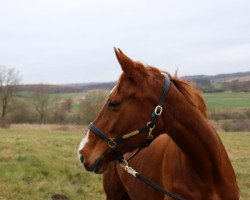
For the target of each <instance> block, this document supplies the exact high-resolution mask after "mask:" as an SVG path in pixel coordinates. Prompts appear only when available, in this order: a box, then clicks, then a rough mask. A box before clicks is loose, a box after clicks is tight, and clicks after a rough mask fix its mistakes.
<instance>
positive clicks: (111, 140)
mask: <svg viewBox="0 0 250 200" xmlns="http://www.w3.org/2000/svg"><path fill="white" fill-rule="evenodd" d="M163 75H164V78H165V79H164V87H163V91H162V94H161V97H160V100H159V104H158V105H157V106H156V107H155V110H154V111H153V113H152V115H151V121H149V122H148V123H147V125H146V126H145V127H142V128H140V129H137V130H135V131H132V132H129V133H127V134H124V135H122V136H120V137H116V138H111V137H109V136H107V134H105V133H104V132H103V131H101V130H100V129H98V128H97V127H96V126H95V125H94V124H93V123H92V122H91V123H90V124H89V126H88V128H89V129H90V130H91V131H92V132H93V133H95V134H96V135H97V136H98V137H100V138H102V139H103V140H105V141H106V142H107V143H108V146H109V147H110V148H111V150H112V151H113V152H114V153H115V154H116V159H117V160H118V161H119V162H120V163H122V162H124V159H123V156H122V154H121V152H120V151H119V150H118V149H117V148H116V144H117V142H122V141H125V140H126V139H128V138H130V137H133V136H135V135H138V134H141V133H145V132H148V137H147V139H148V141H152V140H153V135H152V131H153V130H154V128H155V122H156V120H157V117H158V116H160V115H161V114H162V110H163V103H164V100H165V97H166V95H167V92H168V90H169V87H170V78H169V76H168V75H166V74H163ZM147 143H150V142H147Z"/></svg>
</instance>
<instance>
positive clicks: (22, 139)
mask: <svg viewBox="0 0 250 200" xmlns="http://www.w3.org/2000/svg"><path fill="white" fill-rule="evenodd" d="M85 131H86V129H85V130H83V132H85ZM81 132H82V130H81V131H80V130H79V132H74V131H55V130H51V131H49V130H39V129H37V128H35V129H27V130H25V129H20V130H19V129H8V130H4V129H0V200H21V199H23V200H42V199H51V196H52V195H53V194H63V195H65V196H67V197H68V199H71V200H81V199H83V200H85V199H86V200H101V199H105V197H104V194H103V190H102V183H101V180H102V178H101V176H100V175H95V174H93V173H89V172H86V171H84V170H83V167H82V166H81V165H80V163H79V161H78V158H77V153H76V152H77V149H78V145H79V142H80V140H81V138H82V133H81ZM220 136H221V138H222V140H223V142H224V144H225V146H226V149H227V151H228V153H229V156H230V158H231V160H232V163H233V166H234V168H235V170H236V174H237V178H238V183H239V186H240V189H241V199H242V200H247V199H250V190H249V188H250V170H249V166H250V146H249V143H250V132H249V133H221V134H220Z"/></svg>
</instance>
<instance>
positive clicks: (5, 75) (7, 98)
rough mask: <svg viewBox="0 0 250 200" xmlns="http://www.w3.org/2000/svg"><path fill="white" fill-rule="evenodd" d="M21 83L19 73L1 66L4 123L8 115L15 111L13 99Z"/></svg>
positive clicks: (2, 117) (0, 87) (0, 85)
mask: <svg viewBox="0 0 250 200" xmlns="http://www.w3.org/2000/svg"><path fill="white" fill-rule="evenodd" d="M19 81H20V76H19V72H18V71H16V70H15V69H14V68H7V67H6V66H0V106H1V110H0V111H1V121H4V120H5V117H6V115H7V114H8V113H10V112H12V111H13V110H14V109H15V107H14V105H13V97H14V93H15V92H16V86H17V84H18V83H19Z"/></svg>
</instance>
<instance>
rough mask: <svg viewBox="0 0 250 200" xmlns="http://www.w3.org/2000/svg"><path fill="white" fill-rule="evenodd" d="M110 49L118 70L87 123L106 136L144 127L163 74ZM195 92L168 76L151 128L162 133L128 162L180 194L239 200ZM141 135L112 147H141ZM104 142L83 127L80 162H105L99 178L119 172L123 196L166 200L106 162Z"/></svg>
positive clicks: (109, 154) (97, 166)
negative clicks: (158, 113)
mask: <svg viewBox="0 0 250 200" xmlns="http://www.w3.org/2000/svg"><path fill="white" fill-rule="evenodd" d="M115 53H116V56H117V59H118V61H119V63H120V65H121V67H122V70H123V73H122V75H121V77H120V79H119V81H118V84H117V85H116V87H115V88H114V89H113V90H112V92H111V94H110V96H109V99H108V100H107V102H106V103H105V104H104V106H103V108H102V109H101V111H100V112H99V114H98V116H97V118H96V119H95V120H94V122H93V124H94V126H95V127H98V129H99V130H101V131H102V132H103V133H105V134H106V135H107V136H108V137H109V139H112V138H117V137H122V135H124V133H130V132H131V131H134V130H137V129H138V128H141V127H144V126H145V125H146V124H147V122H148V121H150V119H151V113H152V111H153V110H154V109H155V107H156V106H157V105H158V103H159V98H160V96H161V93H162V88H163V85H164V76H163V75H162V73H161V72H160V71H159V70H158V69H156V68H154V67H145V66H144V65H143V64H142V63H140V62H135V61H133V60H131V59H130V58H129V57H127V56H126V55H125V54H124V53H123V52H121V51H120V50H119V49H118V50H117V49H115ZM196 94H197V91H196V90H195V89H194V88H193V87H191V86H190V85H188V84H187V83H186V82H183V81H180V80H177V79H174V78H171V77H170V87H169V89H168V93H167V95H166V98H165V99H164V104H163V106H162V107H163V112H162V114H161V116H160V117H159V118H158V119H157V121H156V125H155V129H154V130H153V131H152V135H153V136H154V138H156V137H157V136H159V135H161V134H163V133H167V134H168V135H161V136H160V137H159V138H157V139H156V140H155V141H154V142H152V144H151V145H150V147H149V148H146V149H145V150H143V151H142V152H140V153H139V154H138V155H137V156H136V157H135V159H132V160H131V161H130V163H129V165H130V166H132V167H134V168H136V170H137V171H138V172H140V173H141V174H144V175H145V176H147V177H148V178H150V179H151V180H152V181H154V182H156V183H157V184H159V185H161V186H162V187H164V188H166V189H167V190H169V191H171V192H173V193H175V194H178V196H180V197H182V198H184V199H214V200H216V199H228V200H231V199H232V200H235V199H239V190H238V185H237V182H236V177H235V173H234V171H233V168H232V165H231V163H230V160H229V158H228V155H227V153H226V151H225V148H224V146H223V144H222V142H221V140H220V138H219V137H218V135H217V133H216V131H215V129H214V128H213V127H212V126H211V124H210V123H209V121H208V120H207V118H206V117H205V115H204V113H203V112H201V110H204V109H202V108H201V107H200V105H202V104H199V103H197V102H199V101H201V100H202V99H200V98H198V96H197V95H196ZM146 138H147V134H137V135H135V136H133V137H130V138H128V139H127V140H124V141H122V142H119V143H117V144H116V148H117V149H119V151H120V152H121V153H122V154H125V153H127V152H131V151H133V150H134V149H136V148H138V147H139V148H140V147H142V146H144V144H145V140H146ZM110 146H113V145H110V144H109V145H107V141H105V140H104V139H103V138H101V137H100V136H99V135H97V134H96V133H95V132H94V131H92V130H91V131H88V133H87V134H86V135H85V137H84V138H83V140H82V142H81V144H80V147H79V156H80V158H81V161H82V163H83V164H84V167H85V168H86V169H87V170H88V171H93V172H95V173H103V172H105V170H106V169H107V168H108V166H109V168H110V169H109V171H108V172H107V173H106V175H105V179H107V175H110V178H112V177H114V178H118V177H119V179H120V180H118V181H120V182H119V183H120V186H121V187H124V188H125V191H126V193H124V195H125V196H123V197H121V198H123V199H136V200H137V199H169V198H168V197H165V196H164V195H163V194H161V193H159V192H157V191H155V190H152V189H151V188H149V187H148V186H146V185H145V184H143V183H141V182H139V181H138V180H134V177H132V176H131V175H128V174H126V173H125V172H123V171H122V170H121V169H120V168H115V167H114V164H110V163H111V161H113V160H115V159H116V155H115V154H114V152H113V151H112V150H111V149H110V148H109V147H110ZM156 152H157V153H156ZM109 164H110V165H109ZM112 166H113V167H112ZM112 169H113V172H114V173H113V174H112V173H111V170H112ZM105 179H104V181H105ZM118 188H119V187H118Z"/></svg>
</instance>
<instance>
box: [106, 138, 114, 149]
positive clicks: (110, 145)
mask: <svg viewBox="0 0 250 200" xmlns="http://www.w3.org/2000/svg"><path fill="white" fill-rule="evenodd" d="M108 146H109V147H110V148H111V149H113V148H115V147H116V142H115V138H109V141H108Z"/></svg>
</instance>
